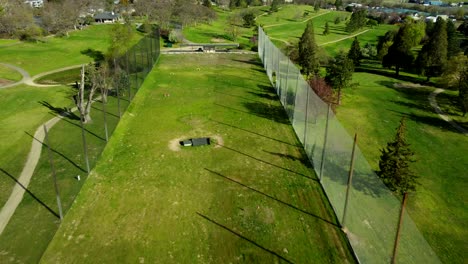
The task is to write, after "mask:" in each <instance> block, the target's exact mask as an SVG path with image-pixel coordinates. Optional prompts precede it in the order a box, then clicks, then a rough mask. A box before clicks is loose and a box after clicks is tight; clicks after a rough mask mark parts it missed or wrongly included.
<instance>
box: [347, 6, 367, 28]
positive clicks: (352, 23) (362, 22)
mask: <svg viewBox="0 0 468 264" xmlns="http://www.w3.org/2000/svg"><path fill="white" fill-rule="evenodd" d="M366 24H367V10H366V9H360V10H357V11H355V12H353V14H352V15H351V18H350V20H349V22H348V23H347V24H346V28H345V30H346V32H354V31H356V30H359V29H361V28H363V27H365V26H366Z"/></svg>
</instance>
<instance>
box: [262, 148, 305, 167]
mask: <svg viewBox="0 0 468 264" xmlns="http://www.w3.org/2000/svg"><path fill="white" fill-rule="evenodd" d="M263 151H264V152H266V153H268V154H271V155H274V156H278V157H280V158H284V159H288V160H292V161H300V162H301V163H302V164H303V165H304V166H306V167H307V168H309V169H311V168H313V166H312V163H311V162H310V161H309V159H308V158H307V157H304V156H305V154H304V156H302V157H296V156H293V155H290V154H283V153H279V152H272V151H268V150H263Z"/></svg>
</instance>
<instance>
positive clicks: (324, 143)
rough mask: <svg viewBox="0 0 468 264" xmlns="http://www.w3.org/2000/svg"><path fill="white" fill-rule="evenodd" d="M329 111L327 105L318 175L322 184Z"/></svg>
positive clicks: (329, 107)
mask: <svg viewBox="0 0 468 264" xmlns="http://www.w3.org/2000/svg"><path fill="white" fill-rule="evenodd" d="M330 109H331V106H330V105H328V109H327V121H326V123H325V135H324V139H323V146H322V160H321V162H320V174H319V181H320V182H322V176H323V167H324V161H325V150H326V149H327V140H328V120H329V118H330Z"/></svg>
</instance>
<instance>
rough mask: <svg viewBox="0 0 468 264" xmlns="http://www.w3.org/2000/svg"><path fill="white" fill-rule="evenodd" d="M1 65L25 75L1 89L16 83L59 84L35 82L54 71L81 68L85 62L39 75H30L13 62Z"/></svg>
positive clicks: (39, 85) (2, 87) (35, 84)
mask: <svg viewBox="0 0 468 264" xmlns="http://www.w3.org/2000/svg"><path fill="white" fill-rule="evenodd" d="M0 64H1V65H3V66H5V67H8V68H10V69H13V70H16V71H18V72H19V73H21V75H22V76H23V78H22V79H21V80H20V81H17V82H15V83H10V84H8V85H4V86H0V89H5V88H9V87H13V86H16V85H20V84H27V85H29V86H35V87H52V86H57V85H59V84H37V83H35V82H34V81H35V80H36V79H38V78H41V77H43V76H46V75H49V74H52V73H57V72H61V71H66V70H71V69H75V68H79V67H81V66H82V65H83V64H80V65H73V66H68V67H63V68H60V69H55V70H51V71H47V72H43V73H40V74H37V75H34V76H32V77H31V75H29V73H28V72H27V71H25V70H24V69H22V68H20V67H17V66H15V65H12V64H9V63H2V62H0Z"/></svg>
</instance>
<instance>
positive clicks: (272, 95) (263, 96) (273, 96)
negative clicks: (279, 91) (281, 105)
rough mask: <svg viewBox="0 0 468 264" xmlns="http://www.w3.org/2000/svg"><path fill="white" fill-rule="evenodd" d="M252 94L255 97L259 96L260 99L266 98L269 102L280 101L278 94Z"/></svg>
mask: <svg viewBox="0 0 468 264" xmlns="http://www.w3.org/2000/svg"><path fill="white" fill-rule="evenodd" d="M249 93H250V94H253V95H255V96H258V97H260V98H264V99H267V100H278V96H277V95H276V94H271V93H256V92H249Z"/></svg>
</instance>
